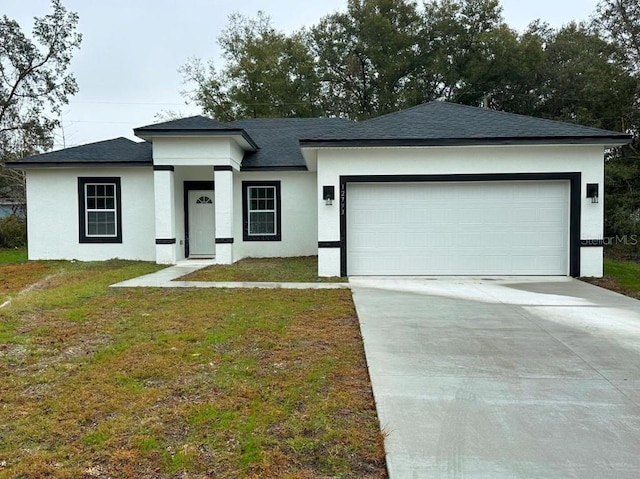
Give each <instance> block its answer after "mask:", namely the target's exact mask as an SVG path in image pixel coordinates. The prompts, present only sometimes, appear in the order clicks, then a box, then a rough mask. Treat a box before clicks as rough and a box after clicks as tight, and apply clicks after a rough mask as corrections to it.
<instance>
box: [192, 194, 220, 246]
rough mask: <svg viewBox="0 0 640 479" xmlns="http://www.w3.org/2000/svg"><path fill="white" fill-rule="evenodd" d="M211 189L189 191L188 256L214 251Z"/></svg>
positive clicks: (214, 234)
mask: <svg viewBox="0 0 640 479" xmlns="http://www.w3.org/2000/svg"><path fill="white" fill-rule="evenodd" d="M214 201H215V200H214V195H213V191H212V190H191V191H189V256H190V257H194V256H195V257H203V256H213V255H214V254H215V252H216V227H215V205H214Z"/></svg>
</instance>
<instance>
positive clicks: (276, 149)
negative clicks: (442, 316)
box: [9, 102, 631, 276]
mask: <svg viewBox="0 0 640 479" xmlns="http://www.w3.org/2000/svg"><path fill="white" fill-rule="evenodd" d="M134 133H135V135H136V136H137V137H139V138H141V140H144V141H141V142H134V141H131V140H128V139H125V138H117V139H113V140H107V141H102V142H98V143H92V144H88V145H83V146H78V147H74V148H67V149H63V150H59V151H55V152H50V153H45V154H41V155H38V156H32V157H29V158H25V159H23V160H21V161H17V162H13V163H11V164H10V165H9V166H11V167H14V168H20V169H23V170H24V171H25V172H26V179H27V211H28V241H29V258H30V259H77V260H104V259H110V258H122V259H132V260H147V261H155V262H157V263H162V264H172V263H176V262H177V261H180V260H183V259H185V258H203V257H215V260H216V262H217V263H221V264H229V263H233V262H235V261H237V260H239V259H241V258H245V257H273V256H305V255H317V256H318V268H319V275H320V276H345V275H565V276H580V275H582V276H601V275H602V246H603V241H602V234H603V201H602V193H603V180H604V171H603V170H604V151H605V149H606V148H609V147H614V146H619V145H622V144H626V143H628V142H630V140H631V138H630V136H628V135H624V134H621V133H617V132H611V131H605V130H599V129H595V128H588V127H583V126H578V125H573V124H567V123H560V122H554V121H548V120H543V119H539V118H531V117H526V116H520V115H513V114H508V113H502V112H497V111H492V110H487V109H480V108H474V107H469V106H462V105H457V104H450V103H445V102H432V103H427V104H424V105H420V106H417V107H414V108H410V109H407V110H403V111H400V112H396V113H392V114H389V115H385V116H382V117H378V118H375V119H372V120H368V121H363V122H358V123H356V122H351V121H347V120H343V119H336V118H314V119H293V118H291V119H248V120H240V121H235V122H232V123H221V122H218V121H215V120H212V119H209V118H205V117H202V116H196V117H191V118H184V119H179V120H175V121H169V122H164V123H158V124H154V125H149V126H144V127H141V128H137V129H135V130H134Z"/></svg>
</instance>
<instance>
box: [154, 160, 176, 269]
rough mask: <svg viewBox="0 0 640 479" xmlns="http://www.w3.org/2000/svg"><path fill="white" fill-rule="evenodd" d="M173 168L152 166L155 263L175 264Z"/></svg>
mask: <svg viewBox="0 0 640 479" xmlns="http://www.w3.org/2000/svg"><path fill="white" fill-rule="evenodd" d="M173 176H174V174H173V166H154V171H153V191H154V197H155V215H156V263H158V264H175V263H176V261H177V245H176V207H175V187H174V178H173Z"/></svg>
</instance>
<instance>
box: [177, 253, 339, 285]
mask: <svg viewBox="0 0 640 479" xmlns="http://www.w3.org/2000/svg"><path fill="white" fill-rule="evenodd" d="M178 281H219V282H228V281H232V282H235V281H241V282H274V283H315V282H318V281H322V282H336V281H338V282H342V281H347V279H346V278H319V277H318V257H317V256H299V257H294V258H245V259H241V260H240V261H238V262H236V263H234V264H231V265H220V264H218V265H214V266H209V267H208V268H204V269H201V270H199V271H196V272H194V273H191V274H188V275H186V276H183V277H181V278H179V279H178Z"/></svg>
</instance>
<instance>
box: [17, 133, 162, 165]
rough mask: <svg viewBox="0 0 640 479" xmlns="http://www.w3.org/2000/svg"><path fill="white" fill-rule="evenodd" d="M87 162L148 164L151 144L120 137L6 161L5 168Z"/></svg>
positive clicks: (97, 163)
mask: <svg viewBox="0 0 640 479" xmlns="http://www.w3.org/2000/svg"><path fill="white" fill-rule="evenodd" d="M87 163H90V164H92V165H93V164H96V165H99V164H136V165H137V164H139V165H141V166H144V165H151V164H152V155H151V143H148V142H146V141H143V142H136V141H132V140H129V139H127V138H122V137H120V138H114V139H113V140H105V141H98V142H96V143H89V144H87V145H81V146H74V147H71V148H65V149H63V150H57V151H50V152H48V153H42V154H40V155H34V156H29V157H27V158H24V159H22V160H19V161H13V162H7V166H16V167H20V166H30V165H33V166H46V165H58V166H66V165H69V166H73V165H76V164H77V165H80V164H87Z"/></svg>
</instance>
